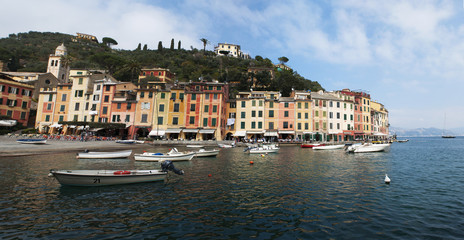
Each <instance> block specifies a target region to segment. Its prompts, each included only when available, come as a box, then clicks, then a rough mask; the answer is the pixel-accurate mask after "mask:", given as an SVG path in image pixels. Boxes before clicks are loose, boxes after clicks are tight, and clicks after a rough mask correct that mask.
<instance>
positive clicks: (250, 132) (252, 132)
mask: <svg viewBox="0 0 464 240" xmlns="http://www.w3.org/2000/svg"><path fill="white" fill-rule="evenodd" d="M263 133H264V131H263V130H260V131H246V134H263Z"/></svg>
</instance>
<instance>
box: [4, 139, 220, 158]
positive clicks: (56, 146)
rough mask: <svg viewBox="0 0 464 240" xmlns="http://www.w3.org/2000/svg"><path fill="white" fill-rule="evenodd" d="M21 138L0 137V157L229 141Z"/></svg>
mask: <svg viewBox="0 0 464 240" xmlns="http://www.w3.org/2000/svg"><path fill="white" fill-rule="evenodd" d="M18 139H20V138H16V137H9V136H0V157H20V156H33V155H43V154H55V153H60V152H76V153H77V152H81V151H84V150H86V149H88V150H101V151H108V150H112V149H117V150H124V149H140V148H144V147H153V146H186V145H204V146H215V147H217V144H218V143H228V142H229V141H217V142H216V141H153V142H151V141H150V142H146V143H134V144H122V143H116V142H115V141H86V142H81V141H62V140H47V143H46V144H21V143H18V142H16V140H18Z"/></svg>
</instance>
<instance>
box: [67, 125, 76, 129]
mask: <svg viewBox="0 0 464 240" xmlns="http://www.w3.org/2000/svg"><path fill="white" fill-rule="evenodd" d="M68 128H76V125H68Z"/></svg>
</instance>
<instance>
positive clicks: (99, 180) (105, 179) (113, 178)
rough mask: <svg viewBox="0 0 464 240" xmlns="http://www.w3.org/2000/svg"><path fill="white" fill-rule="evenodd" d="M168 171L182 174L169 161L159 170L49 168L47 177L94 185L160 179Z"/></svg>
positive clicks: (77, 183)
mask: <svg viewBox="0 0 464 240" xmlns="http://www.w3.org/2000/svg"><path fill="white" fill-rule="evenodd" d="M168 171H172V172H174V173H176V174H178V175H183V174H184V171H182V170H179V169H176V168H175V167H174V164H173V163H172V162H171V161H164V162H162V163H161V170H159V169H149V170H54V169H52V170H50V173H49V174H48V176H49V177H55V178H56V179H57V180H58V182H59V183H60V184H61V185H64V186H80V187H95V186H107V185H118V184H130V183H142V182H154V181H162V180H164V179H165V177H166V175H167V174H168Z"/></svg>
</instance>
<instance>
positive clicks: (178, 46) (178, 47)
mask: <svg viewBox="0 0 464 240" xmlns="http://www.w3.org/2000/svg"><path fill="white" fill-rule="evenodd" d="M177 50H180V40H179V43H178V44H177Z"/></svg>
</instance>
